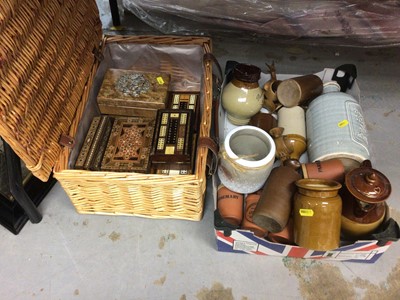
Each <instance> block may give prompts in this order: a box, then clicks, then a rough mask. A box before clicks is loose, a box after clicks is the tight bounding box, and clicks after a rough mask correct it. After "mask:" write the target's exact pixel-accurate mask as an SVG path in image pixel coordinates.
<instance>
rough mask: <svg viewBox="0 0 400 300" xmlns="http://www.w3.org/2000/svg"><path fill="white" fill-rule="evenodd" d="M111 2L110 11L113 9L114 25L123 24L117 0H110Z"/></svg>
mask: <svg viewBox="0 0 400 300" xmlns="http://www.w3.org/2000/svg"><path fill="white" fill-rule="evenodd" d="M109 3H110V11H111V18H112V22H113V25H114V26H115V27H117V26H121V19H120V16H119V10H118V2H117V0H109Z"/></svg>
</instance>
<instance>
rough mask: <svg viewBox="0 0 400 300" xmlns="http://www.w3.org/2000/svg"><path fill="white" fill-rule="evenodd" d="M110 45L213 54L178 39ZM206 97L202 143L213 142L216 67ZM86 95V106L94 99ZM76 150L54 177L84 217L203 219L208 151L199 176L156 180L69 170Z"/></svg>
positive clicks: (201, 156) (123, 39)
mask: <svg viewBox="0 0 400 300" xmlns="http://www.w3.org/2000/svg"><path fill="white" fill-rule="evenodd" d="M108 43H142V44H164V45H165V44H167V45H168V44H170V45H200V46H202V48H203V51H204V54H206V53H211V41H210V40H209V39H208V38H203V37H174V36H107V37H105V39H104V41H103V45H106V44H108ZM203 66H204V69H203V84H202V90H201V92H202V93H203V95H204V105H203V113H202V116H201V124H200V132H199V136H200V137H209V136H210V128H211V107H212V99H211V96H212V63H211V62H210V61H204V63H203ZM160 68H161V70H160V71H162V72H163V71H168V72H171V73H172V74H173V76H174V77H175V78H176V77H177V76H178V77H179V76H181V70H180V69H179V68H174V67H173V66H171V65H170V64H169V63H165V64H164V63H163V64H162V65H161V66H160ZM95 71H96V68H93V72H92V74H91V76H90V79H89V82H88V87H90V86H91V85H92V83H93V79H94V75H95ZM88 94H89V88H88V89H86V90H85V93H84V95H83V100H84V101H85V99H86V98H87V97H88ZM82 113H83V112H82V111H80V110H78V112H77V114H76V115H77V118H75V119H74V121H73V122H72V126H71V128H70V134H71V135H72V136H74V134H75V132H76V131H77V128H78V126H79V120H80V118H79V116H81V115H82ZM70 151H71V150H70V149H68V148H64V149H63V151H62V155H61V156H60V158H59V161H58V163H57V164H56V166H55V168H54V176H55V177H56V178H57V179H58V180H59V182H60V184H61V185H62V187H63V188H64V190H65V191H66V193H67V194H68V195H69V197H70V199H71V201H72V203H73V205H74V206H75V208H76V210H77V211H78V212H79V213H82V214H113V215H135V216H143V217H149V218H174V219H187V220H193V221H198V220H200V219H201V218H202V215H203V207H204V193H205V190H206V178H205V176H206V175H205V172H206V160H207V152H208V150H207V149H206V148H199V149H198V150H197V155H196V166H195V169H196V171H195V174H193V175H176V176H166V175H153V174H139V173H121V172H93V171H84V170H71V169H68V160H69V155H70Z"/></svg>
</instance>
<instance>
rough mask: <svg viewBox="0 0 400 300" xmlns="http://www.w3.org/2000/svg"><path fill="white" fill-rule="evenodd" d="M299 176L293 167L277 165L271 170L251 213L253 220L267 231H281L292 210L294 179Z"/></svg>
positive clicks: (294, 189) (294, 188)
mask: <svg viewBox="0 0 400 300" xmlns="http://www.w3.org/2000/svg"><path fill="white" fill-rule="evenodd" d="M300 178H301V176H300V174H299V173H298V172H296V171H295V170H294V169H293V168H291V167H288V166H279V167H276V168H274V169H273V170H272V172H271V174H270V176H269V177H268V179H267V182H266V183H265V185H264V188H263V191H262V193H261V197H260V201H259V202H258V204H257V207H256V209H255V210H254V213H253V222H254V223H255V224H257V225H258V226H260V227H262V228H265V229H266V230H267V231H269V232H272V233H276V232H280V231H282V230H283V229H284V228H285V226H286V225H287V223H288V220H289V217H290V213H291V211H292V198H293V195H294V193H295V192H296V186H295V184H294V183H295V181H296V180H298V179H300Z"/></svg>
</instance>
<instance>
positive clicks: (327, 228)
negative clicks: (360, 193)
mask: <svg viewBox="0 0 400 300" xmlns="http://www.w3.org/2000/svg"><path fill="white" fill-rule="evenodd" d="M296 186H297V193H296V194H295V196H294V209H293V218H294V242H295V243H296V244H297V245H299V246H301V247H304V248H307V249H312V250H320V251H327V250H332V249H336V248H338V247H339V244H340V223H341V219H340V218H341V213H342V199H341V198H340V196H339V194H338V191H339V189H340V188H341V187H342V185H341V184H340V183H338V182H336V181H333V180H325V179H300V180H297V181H296Z"/></svg>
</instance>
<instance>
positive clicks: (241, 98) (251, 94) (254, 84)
mask: <svg viewBox="0 0 400 300" xmlns="http://www.w3.org/2000/svg"><path fill="white" fill-rule="evenodd" d="M260 75H261V69H260V68H258V67H257V66H253V65H247V64H238V65H236V66H235V68H234V69H233V79H232V80H231V81H230V82H229V83H228V84H227V85H226V86H225V87H224V88H223V90H222V96H221V97H222V98H221V99H222V107H223V108H224V109H225V111H226V113H227V117H228V120H229V121H230V122H231V123H232V124H233V125H246V124H248V123H249V121H250V118H251V117H252V116H254V115H255V114H256V113H258V112H259V111H260V109H261V107H262V105H263V101H264V91H263V90H262V89H261V87H260V86H259V84H258V80H259V79H260Z"/></svg>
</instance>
